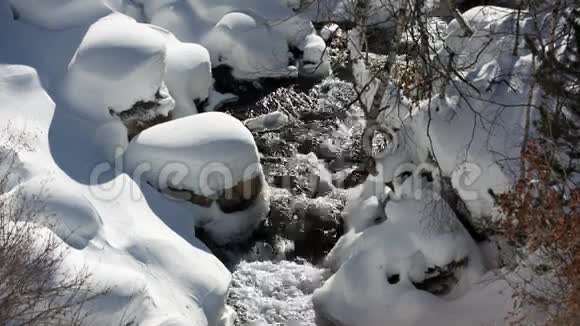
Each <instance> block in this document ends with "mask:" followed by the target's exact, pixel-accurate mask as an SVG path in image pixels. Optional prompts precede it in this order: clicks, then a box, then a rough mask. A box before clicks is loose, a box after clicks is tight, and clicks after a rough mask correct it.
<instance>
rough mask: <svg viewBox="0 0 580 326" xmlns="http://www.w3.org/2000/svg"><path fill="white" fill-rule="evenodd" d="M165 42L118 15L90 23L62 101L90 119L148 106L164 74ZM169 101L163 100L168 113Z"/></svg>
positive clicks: (73, 59) (157, 35)
mask: <svg viewBox="0 0 580 326" xmlns="http://www.w3.org/2000/svg"><path fill="white" fill-rule="evenodd" d="M165 44H166V41H165V38H164V37H163V36H162V35H160V34H158V33H155V32H154V31H153V30H151V29H149V28H148V27H147V25H144V24H140V23H137V22H135V21H134V20H133V19H132V18H130V17H127V16H125V15H123V14H118V13H116V14H112V15H109V16H107V17H104V18H101V19H100V20H98V21H97V22H96V23H94V24H93V25H92V26H91V27H90V28H89V30H88V31H87V33H86V34H85V36H84V37H83V40H82V42H81V44H80V46H79V48H78V50H77V51H76V53H75V55H74V57H73V58H72V60H71V62H70V64H69V67H68V72H67V75H66V80H65V90H64V91H65V96H66V97H67V98H68V100H69V101H70V104H71V106H72V107H75V108H79V109H81V110H83V112H82V113H81V114H83V115H87V116H89V117H91V118H92V119H95V120H106V118H107V117H109V118H110V113H109V110H112V111H114V112H116V113H119V112H123V111H126V110H129V109H130V108H131V107H132V106H133V104H135V103H136V102H138V101H153V100H154V95H155V92H157V90H158V89H159V88H160V87H161V83H162V81H163V77H164V74H165V61H166V45H165ZM173 105H174V102H173V101H167V103H165V106H167V108H166V109H165V110H167V113H168V112H169V111H171V110H172V109H173Z"/></svg>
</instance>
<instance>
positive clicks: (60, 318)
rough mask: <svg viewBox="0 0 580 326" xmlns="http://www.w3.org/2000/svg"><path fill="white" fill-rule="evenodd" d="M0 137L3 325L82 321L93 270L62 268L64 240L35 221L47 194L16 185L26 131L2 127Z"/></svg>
mask: <svg viewBox="0 0 580 326" xmlns="http://www.w3.org/2000/svg"><path fill="white" fill-rule="evenodd" d="M2 136H3V137H2V138H3V139H2V141H1V142H0V325H81V324H82V322H83V320H84V319H85V317H86V314H85V313H84V312H83V305H84V304H85V303H86V302H87V301H89V300H92V299H93V298H95V297H97V296H98V295H100V294H95V293H94V292H92V290H91V288H90V286H89V274H88V273H87V272H86V271H81V272H71V273H66V272H63V271H62V270H63V268H62V263H63V260H64V257H65V255H66V250H63V248H61V243H62V241H61V240H60V239H58V238H57V237H55V236H54V235H53V234H52V232H50V231H48V230H47V229H46V228H44V227H42V226H39V225H37V224H36V223H35V222H37V221H39V220H40V219H41V217H42V216H43V215H44V216H45V215H46V214H49V212H46V210H45V206H44V204H43V194H41V193H39V194H25V193H24V192H22V191H19V190H18V189H14V187H13V185H15V184H16V183H17V181H18V180H17V179H18V176H17V173H16V171H18V169H19V168H20V161H19V159H18V152H20V151H23V150H30V147H29V145H28V141H29V140H30V139H29V137H28V136H27V135H26V134H21V133H16V134H15V133H13V131H12V130H10V128H7V129H5V130H3V135H2Z"/></svg>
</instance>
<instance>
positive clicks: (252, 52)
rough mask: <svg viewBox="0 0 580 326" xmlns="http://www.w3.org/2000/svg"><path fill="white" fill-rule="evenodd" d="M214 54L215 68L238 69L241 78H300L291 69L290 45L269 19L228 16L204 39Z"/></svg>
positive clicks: (235, 13)
mask: <svg viewBox="0 0 580 326" xmlns="http://www.w3.org/2000/svg"><path fill="white" fill-rule="evenodd" d="M200 43H201V44H203V45H204V46H206V47H207V48H208V50H209V52H210V53H211V61H212V62H213V64H214V66H217V65H220V64H226V65H228V66H231V67H233V68H234V71H233V75H234V77H236V78H239V79H257V78H261V77H280V76H283V77H292V76H296V74H297V71H296V68H295V67H292V66H288V53H289V52H288V51H289V50H288V44H287V42H286V40H285V38H284V35H282V34H281V33H279V32H276V31H274V30H272V29H271V28H270V27H269V26H268V25H267V23H266V21H265V20H263V19H261V18H259V17H255V16H254V17H253V16H251V15H249V14H246V13H243V12H230V13H227V14H225V15H224V16H223V17H222V19H220V20H219V21H218V22H217V24H216V25H215V26H214V27H213V28H212V29H211V30H210V31H209V32H208V33H207V34H206V35H205V36H204V37H203V38H202V39H201V41H200Z"/></svg>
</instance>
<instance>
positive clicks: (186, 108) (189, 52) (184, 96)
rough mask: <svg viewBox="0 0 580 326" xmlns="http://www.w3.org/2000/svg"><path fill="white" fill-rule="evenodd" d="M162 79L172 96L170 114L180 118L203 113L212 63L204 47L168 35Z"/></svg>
mask: <svg viewBox="0 0 580 326" xmlns="http://www.w3.org/2000/svg"><path fill="white" fill-rule="evenodd" d="M165 82H166V83H167V88H168V89H169V93H170V94H171V96H173V98H174V99H175V109H174V110H173V112H172V113H171V117H172V118H174V119H176V118H182V117H186V116H188V115H192V114H196V113H198V112H204V108H205V106H206V105H208V104H209V103H208V102H209V92H210V88H211V85H212V77H211V62H210V56H209V52H208V51H207V49H205V48H204V47H203V46H201V45H198V44H193V43H182V42H180V41H179V40H177V39H174V38H171V39H170V41H169V42H168V44H167V70H166V72H165Z"/></svg>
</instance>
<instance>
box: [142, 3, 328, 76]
mask: <svg viewBox="0 0 580 326" xmlns="http://www.w3.org/2000/svg"><path fill="white" fill-rule="evenodd" d="M134 2H135V3H137V4H138V5H139V6H140V7H141V8H143V14H144V20H145V21H147V22H150V23H151V24H153V25H156V26H159V27H162V28H164V29H167V30H168V31H171V32H172V33H173V34H174V35H175V36H176V37H177V38H178V39H179V40H180V41H182V42H189V43H200V44H202V45H204V46H205V47H207V48H208V50H209V52H210V54H211V59H212V60H211V61H212V64H213V66H214V67H215V66H218V65H220V64H228V65H230V66H231V67H232V68H233V70H234V77H236V78H240V79H257V78H261V77H288V76H295V75H296V74H297V72H296V71H294V70H293V69H291V68H288V56H289V52H288V48H289V47H292V48H295V49H297V50H298V51H300V52H305V53H306V56H307V57H308V60H307V61H314V62H316V63H317V67H319V66H321V67H322V68H316V69H312V67H310V69H306V70H304V71H302V70H301V71H300V73H301V74H302V73H305V74H306V75H308V76H311V75H313V74H316V76H319V75H327V74H328V71H329V70H328V69H327V68H328V67H326V64H327V61H322V62H319V60H321V59H325V57H323V56H321V54H322V53H323V52H321V50H320V49H321V47H320V42H319V41H320V40H319V39H318V37H317V36H316V31H315V29H314V26H313V25H312V23H311V22H310V21H309V20H308V19H307V18H305V17H303V16H302V15H300V14H297V13H295V12H293V11H292V10H290V9H289V8H288V7H287V3H285V1H262V0H247V1H241V2H240V1H230V0H134ZM307 38H308V39H307ZM306 47H307V48H306ZM220 57H221V60H218V59H220ZM314 58H316V60H313V59H314ZM295 59H299V58H295ZM306 68H308V67H306Z"/></svg>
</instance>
